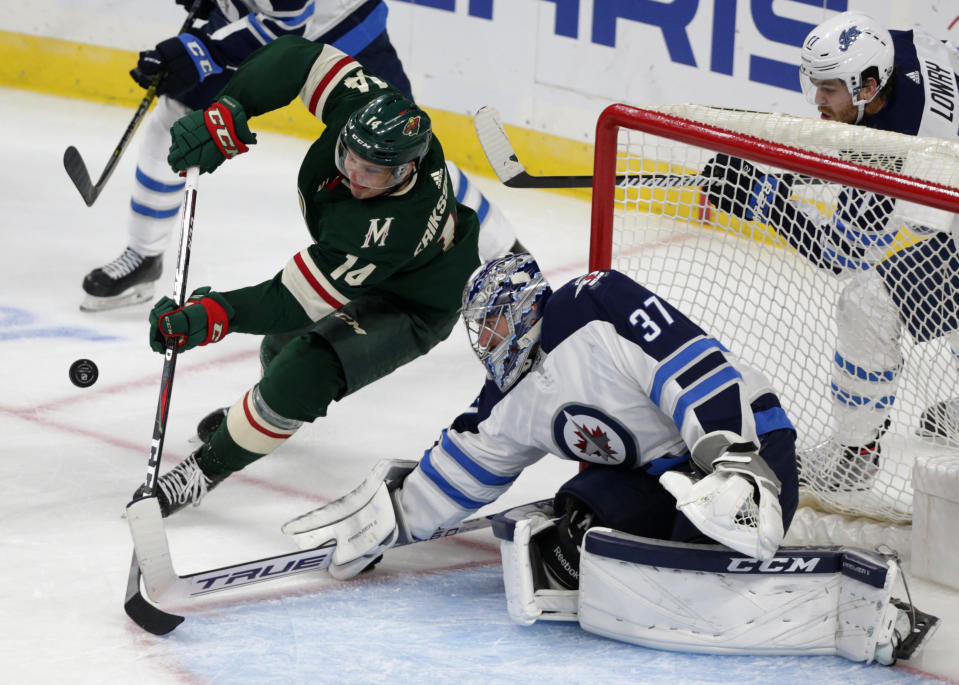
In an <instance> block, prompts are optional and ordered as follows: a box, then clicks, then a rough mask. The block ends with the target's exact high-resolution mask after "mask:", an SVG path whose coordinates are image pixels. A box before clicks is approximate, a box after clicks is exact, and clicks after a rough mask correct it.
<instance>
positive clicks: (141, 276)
mask: <svg viewBox="0 0 959 685" xmlns="http://www.w3.org/2000/svg"><path fill="white" fill-rule="evenodd" d="M162 272H163V256H162V255H157V256H155V257H144V256H143V255H141V254H140V253H139V252H137V251H136V250H134V249H133V248H131V247H128V248H126V249H125V250H124V251H123V254H121V255H120V256H119V257H117V258H116V259H114V260H113V261H112V262H110V263H109V264H106V265H104V266H101V267H99V268H97V269H94V270H93V271H91V272H90V273H88V274H87V275H86V276H85V277H84V279H83V291H84V292H85V293H86V298H85V299H84V300H83V302H82V303H81V304H80V311H83V312H100V311H105V310H108V309H117V308H118V307H127V306H130V305H134V304H140V303H141V302H147V301H148V300H150V299H152V298H153V284H154V282H155V281H156V280H157V279H159V278H160V274H161V273H162Z"/></svg>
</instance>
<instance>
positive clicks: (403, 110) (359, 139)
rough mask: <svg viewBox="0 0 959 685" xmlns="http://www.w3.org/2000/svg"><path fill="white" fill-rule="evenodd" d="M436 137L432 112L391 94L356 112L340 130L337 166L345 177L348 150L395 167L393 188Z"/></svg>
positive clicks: (366, 159)
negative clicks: (431, 117) (428, 112)
mask: <svg viewBox="0 0 959 685" xmlns="http://www.w3.org/2000/svg"><path fill="white" fill-rule="evenodd" d="M432 137H433V131H432V125H431V122H430V118H429V115H428V114H427V113H426V112H424V111H423V110H421V109H420V108H419V107H417V106H416V105H414V104H413V103H412V102H410V101H409V100H407V99H406V98H404V97H403V96H402V95H399V94H398V93H387V94H385V95H380V96H379V97H378V98H376V99H374V100H371V101H370V102H369V103H367V104H366V105H364V106H363V107H361V108H360V109H358V110H356V111H355V112H353V114H351V115H350V118H349V119H348V120H347V122H346V125H345V126H344V127H343V130H342V131H341V132H340V137H339V139H338V140H337V145H336V166H337V168H338V169H339V170H340V172H341V173H343V174H344V175H345V176H349V174H348V173H347V170H346V164H345V160H346V153H347V151H349V152H351V153H352V154H353V155H354V156H355V157H358V158H360V159H362V160H364V161H365V162H370V163H372V164H375V165H379V166H381V167H386V168H388V169H390V170H391V173H390V174H389V180H388V181H384V183H385V185H383V186H371V187H389V186H390V185H395V184H396V183H399V182H400V181H402V180H403V179H404V178H406V175H407V172H408V171H409V169H410V168H411V166H412V164H413V162H417V163H419V162H421V161H422V160H423V158H424V157H425V156H426V152H427V150H429V146H430V140H431V139H432Z"/></svg>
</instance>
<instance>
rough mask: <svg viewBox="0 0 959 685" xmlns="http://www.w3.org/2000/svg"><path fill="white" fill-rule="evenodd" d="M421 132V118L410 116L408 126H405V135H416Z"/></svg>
mask: <svg viewBox="0 0 959 685" xmlns="http://www.w3.org/2000/svg"><path fill="white" fill-rule="evenodd" d="M419 132H420V118H419V117H410V118H409V121H407V122H406V126H404V127H403V135H404V136H415V135H417V134H418V133H419Z"/></svg>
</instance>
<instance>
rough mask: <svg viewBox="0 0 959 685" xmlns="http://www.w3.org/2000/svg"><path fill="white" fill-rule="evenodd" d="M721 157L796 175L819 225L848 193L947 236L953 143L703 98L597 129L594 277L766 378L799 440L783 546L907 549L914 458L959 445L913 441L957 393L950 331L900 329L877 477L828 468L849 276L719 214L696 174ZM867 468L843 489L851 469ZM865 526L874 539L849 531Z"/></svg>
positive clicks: (799, 198) (762, 229)
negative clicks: (645, 291) (914, 333)
mask: <svg viewBox="0 0 959 685" xmlns="http://www.w3.org/2000/svg"><path fill="white" fill-rule="evenodd" d="M717 153H725V154H726V155H731V156H734V157H737V158H741V159H745V160H748V161H749V162H751V163H752V164H753V165H754V166H755V167H756V169H757V170H758V171H759V172H761V173H763V174H789V175H791V178H793V179H795V182H794V183H793V184H792V187H791V191H790V197H789V202H790V203H795V204H796V205H797V206H804V207H805V208H806V209H807V210H809V212H812V213H811V214H810V216H821V217H823V220H824V221H825V220H828V218H829V217H830V216H831V215H832V213H833V212H834V211H835V210H836V204H837V199H838V198H839V194H840V191H841V187H842V186H841V185H840V184H843V185H845V186H847V187H856V188H861V189H863V190H867V191H871V192H873V193H881V194H882V195H884V196H892V197H896V198H898V199H897V213H898V212H903V213H905V214H907V215H908V216H909V217H911V218H912V219H913V220H914V221H915V223H916V224H922V225H924V226H926V227H933V228H935V229H937V230H939V231H946V232H948V230H949V226H950V223H951V220H952V216H953V213H955V212H959V145H956V144H952V143H948V142H946V141H940V140H932V139H923V138H917V137H913V136H904V135H900V134H894V133H887V132H881V131H875V130H872V129H866V128H864V127H858V126H849V125H845V124H839V123H835V122H829V121H821V120H814V119H806V118H799V117H793V116H788V115H780V114H770V113H759V112H746V111H741V110H729V109H722V108H714V107H707V106H700V105H676V106H661V107H653V108H647V109H637V108H633V107H628V106H625V105H612V106H610V107H608V108H607V109H606V110H605V111H604V112H603V114H602V115H601V117H600V119H599V122H598V124H597V131H596V152H595V167H594V182H593V207H592V232H591V239H590V240H591V243H590V268H591V269H604V268H610V267H612V268H615V269H618V270H620V271H623V272H625V273H627V274H629V275H630V276H632V277H633V278H635V279H636V280H638V281H640V282H642V283H643V284H645V285H646V286H647V287H649V288H651V289H652V290H655V291H657V292H658V293H660V294H661V295H663V296H665V297H666V298H668V299H669V301H670V302H671V303H673V304H674V305H675V306H676V307H677V308H679V309H680V310H681V311H684V312H685V313H686V314H687V315H688V316H690V317H691V318H692V319H693V320H694V321H697V322H698V323H699V324H700V325H701V326H702V327H703V328H704V329H705V330H706V332H707V333H708V334H710V335H713V336H715V337H716V338H718V339H719V340H721V341H722V342H723V343H724V344H726V345H727V346H729V347H730V348H731V349H732V351H733V352H734V353H735V354H736V355H737V356H739V357H740V358H741V359H743V360H745V361H747V362H749V363H751V364H753V365H755V366H756V367H758V368H759V369H761V370H762V371H763V372H765V374H766V375H767V376H768V377H769V378H770V379H771V380H772V382H773V385H774V387H775V388H776V390H777V392H778V393H779V395H780V398H781V401H782V404H783V406H784V408H785V409H786V411H787V413H788V415H789V417H790V419H791V420H792V422H793V423H794V425H795V426H796V429H797V433H798V442H797V447H798V450H799V469H800V482H801V507H800V511H799V512H797V518H796V521H795V522H794V528H796V529H798V530H799V532H798V534H797V535H798V537H795V536H793V537H792V538H790V537H787V541H790V540H791V541H794V542H809V543H825V542H831V543H842V544H850V543H854V542H860V543H861V542H864V541H868V540H873V541H879V540H877V538H879V539H882V541H885V542H887V543H898V544H896V546H897V547H899V548H900V551H902V552H904V553H908V549H902V545H903V544H904V543H903V540H908V537H903V535H906V536H907V535H908V525H909V523H910V521H911V516H912V487H911V476H912V466H913V463H914V461H915V459H916V457H917V455H919V454H923V453H941V452H943V451H947V452H948V451H950V450H952V449H953V448H952V444H950V443H949V442H948V441H946V440H942V439H937V440H930V439H928V438H920V437H918V436H917V428H918V427H919V424H920V417H921V416H922V413H923V411H924V410H926V409H927V408H928V407H933V406H935V405H936V404H937V403H939V402H944V401H948V400H950V399H953V398H955V397H959V364H957V359H956V358H955V356H954V353H953V351H952V350H951V349H950V345H949V343H948V341H947V337H948V336H947V337H944V336H941V335H940V336H939V337H938V338H936V339H933V340H930V341H927V342H922V343H916V342H915V341H914V339H913V338H911V337H910V336H909V335H908V333H906V334H904V335H903V338H902V355H903V367H902V371H901V374H900V376H899V378H900V384H899V388H898V392H897V394H896V399H895V401H894V403H893V407H892V411H891V414H890V416H889V418H890V420H891V423H890V425H889V429H888V430H887V431H886V432H885V433H884V434H883V436H882V439H881V441H880V443H879V444H880V452H879V458H878V459H876V460H877V461H878V471H876V469H875V468H872V467H871V466H870V464H868V463H862V464H855V463H852V462H851V460H850V458H849V455H846V457H844V458H841V459H837V458H836V454H837V449H838V448H837V447H836V440H835V437H834V432H835V431H834V428H833V426H834V423H833V421H834V419H833V417H832V411H833V410H832V405H833V402H834V399H833V393H832V391H831V380H830V379H831V375H830V374H831V372H832V371H833V370H832V368H831V366H832V365H833V364H835V363H836V361H835V360H836V343H837V324H836V314H837V312H836V309H837V304H838V302H839V298H840V293H841V292H842V290H843V288H844V287H846V285H847V284H848V283H849V282H850V281H851V279H852V278H855V273H856V272H853V271H852V270H850V271H848V272H844V273H839V274H837V273H835V272H834V271H833V270H832V269H829V268H824V267H825V266H826V265H824V264H822V263H817V262H816V259H815V258H813V257H811V256H809V255H808V254H807V255H806V256H802V255H800V254H799V253H798V252H797V250H796V249H794V248H793V247H791V246H790V245H789V244H788V243H787V241H786V240H784V239H783V238H782V237H781V236H780V235H779V233H777V227H775V226H770V225H766V224H764V223H762V222H760V221H746V220H743V219H738V218H736V216H733V215H732V214H736V212H735V211H734V210H732V209H730V214H726V213H724V212H723V211H720V210H719V209H717V207H715V206H713V205H712V204H711V203H710V201H709V199H708V194H707V192H706V191H705V188H706V184H708V183H709V182H708V181H705V180H704V179H703V177H702V176H701V175H698V174H701V172H702V170H703V168H704V166H705V165H706V164H707V163H708V162H709V161H710V160H712V159H713V158H714V157H715V156H716V155H717ZM624 177H625V178H624ZM912 225H913V224H911V223H909V222H905V223H904V224H903V226H902V227H901V228H900V229H899V230H898V234H897V235H896V239H895V242H894V243H892V244H891V245H889V246H888V254H893V253H894V252H895V251H897V250H901V249H903V248H904V247H906V246H908V245H910V244H915V243H916V242H917V241H919V240H923V239H926V238H928V236H929V235H930V233H929V232H927V233H926V234H925V235H917V234H915V233H914V232H912V231H910V230H909V227H910V226H912ZM887 256H888V255H887ZM940 268H942V269H946V268H948V265H945V266H940ZM940 276H941V278H942V279H943V280H948V279H949V278H956V277H959V274H956V273H942V274H940ZM929 306H935V303H932V304H930V305H929ZM955 353H956V354H959V350H955ZM954 437H955V436H954ZM951 453H954V452H951ZM874 457H875V454H870V455H868V456H866V457H863V460H869V461H873V460H874ZM844 470H845V472H843V471H844ZM867 473H868V474H869V475H868V476H862V479H861V483H859V484H858V485H856V484H853V485H852V486H850V485H849V480H850V474H853V475H855V474H867ZM837 479H838V480H839V481H841V482H842V483H843V485H841V486H838V487H837V485H836V482H837ZM811 512H812V513H811ZM825 514H828V515H825ZM810 517H812V518H810ZM873 522H875V523H873ZM874 525H875V526H878V527H879V528H878V529H872V530H869V529H870V528H871V527H872V526H874ZM863 526H864V527H865V528H866V529H867V533H866V534H864V537H865V538H867V539H868V540H862V539H859V538H860V533H857V532H852V533H850V531H855V530H857V527H858V528H860V529H861V528H862V527H863ZM804 527H805V529H804ZM816 527H818V528H816ZM814 528H816V529H814ZM837 531H838V532H837ZM890 536H892V537H890ZM850 537H851V538H852V539H848V538H850ZM906 546H907V547H908V545H906Z"/></svg>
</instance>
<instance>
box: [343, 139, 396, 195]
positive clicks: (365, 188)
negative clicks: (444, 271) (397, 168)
mask: <svg viewBox="0 0 959 685" xmlns="http://www.w3.org/2000/svg"><path fill="white" fill-rule="evenodd" d="M343 167H344V171H345V172H346V176H347V178H349V180H350V192H352V193H353V197H355V198H356V199H357V200H367V199H369V198H371V197H376V196H377V195H382V194H383V193H385V192H386V191H388V190H390V189H391V188H392V187H394V186H395V185H396V182H395V180H394V179H393V170H392V169H391V168H390V167H386V166H382V165H380V164H373V163H372V162H367V161H366V160H364V159H360V158H359V157H357V156H356V155H354V154H353V153H352V152H350V151H349V150H347V151H346V156H345V157H344V158H343Z"/></svg>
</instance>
